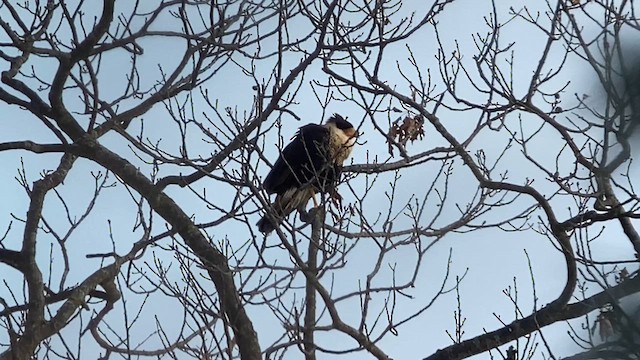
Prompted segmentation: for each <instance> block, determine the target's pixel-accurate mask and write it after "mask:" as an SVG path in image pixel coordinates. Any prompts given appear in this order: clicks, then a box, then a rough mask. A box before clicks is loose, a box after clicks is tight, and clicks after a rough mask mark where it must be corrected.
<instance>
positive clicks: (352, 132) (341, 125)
mask: <svg viewBox="0 0 640 360" xmlns="http://www.w3.org/2000/svg"><path fill="white" fill-rule="evenodd" d="M326 126H327V127H328V128H329V130H331V131H337V132H339V133H342V134H344V137H345V138H347V139H355V137H357V136H358V131H357V130H356V128H354V127H353V125H351V123H350V122H348V121H347V120H345V119H344V118H343V117H342V116H340V115H338V114H333V115H332V116H331V117H330V118H329V119H327V122H326ZM342 134H341V135H342ZM341 137H342V136H341Z"/></svg>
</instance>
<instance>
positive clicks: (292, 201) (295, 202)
mask: <svg viewBox="0 0 640 360" xmlns="http://www.w3.org/2000/svg"><path fill="white" fill-rule="evenodd" d="M313 194H314V191H313V189H311V188H309V189H304V190H299V189H290V190H287V191H286V192H284V193H283V194H279V195H278V196H276V199H275V201H274V202H273V204H271V206H270V207H269V208H270V210H271V214H272V216H271V217H272V218H273V221H272V220H270V219H269V217H268V216H267V215H265V216H263V217H262V219H260V220H258V222H257V223H256V225H258V230H259V231H260V232H261V233H263V234H265V235H267V234H269V233H270V232H272V231H273V230H275V229H276V227H278V226H280V223H282V220H284V218H286V217H287V216H289V214H291V213H292V212H293V211H294V210H295V209H303V208H304V207H305V206H306V204H307V202H308V201H309V199H310V198H311V197H312V196H313ZM267 211H269V210H267ZM274 221H275V223H274Z"/></svg>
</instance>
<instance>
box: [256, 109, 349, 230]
mask: <svg viewBox="0 0 640 360" xmlns="http://www.w3.org/2000/svg"><path fill="white" fill-rule="evenodd" d="M357 136H358V131H357V130H356V129H355V128H354V127H353V125H352V124H351V123H350V122H348V121H347V120H345V118H343V117H342V116H341V115H338V114H333V115H332V116H330V117H329V118H328V119H327V121H326V122H325V123H324V124H322V125H320V124H307V125H304V126H302V127H300V128H299V129H298V132H297V133H296V135H295V136H294V137H293V139H292V140H291V142H290V143H289V144H288V145H287V146H286V147H285V148H284V149H283V150H282V151H281V152H280V156H279V157H278V160H276V162H275V164H274V165H273V167H272V168H271V170H270V171H269V174H268V175H267V177H266V178H265V179H264V181H263V183H262V189H264V190H265V191H266V192H267V194H269V195H272V194H276V198H275V200H274V202H273V203H272V204H271V206H270V207H268V208H267V209H268V210H267V211H271V217H272V219H273V220H275V223H274V222H272V219H270V218H269V216H268V215H266V214H265V215H264V216H263V217H262V218H261V219H260V220H259V221H258V222H257V223H256V225H257V226H258V230H259V231H260V232H262V233H264V234H265V235H266V234H269V233H270V232H272V231H273V230H275V228H276V227H277V226H279V225H280V223H281V222H282V221H283V220H284V219H285V218H286V217H287V216H288V215H289V214H291V213H292V212H293V211H294V210H299V211H301V210H304V209H305V208H306V205H307V202H309V199H313V200H314V204H315V205H316V206H317V201H316V199H315V194H316V193H329V194H332V195H334V196H336V197H339V195H338V194H337V192H336V190H335V187H336V185H337V183H338V180H339V178H340V174H341V171H342V164H343V163H344V161H345V160H346V159H347V158H348V157H349V156H350V155H351V151H352V150H353V147H354V145H355V144H356V137H357Z"/></svg>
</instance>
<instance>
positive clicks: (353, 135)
mask: <svg viewBox="0 0 640 360" xmlns="http://www.w3.org/2000/svg"><path fill="white" fill-rule="evenodd" d="M344 133H345V134H346V135H347V136H348V137H350V138H356V137H358V130H356V129H354V128H351V129H346V130H345V131H344Z"/></svg>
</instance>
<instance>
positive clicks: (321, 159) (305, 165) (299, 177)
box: [263, 124, 329, 194]
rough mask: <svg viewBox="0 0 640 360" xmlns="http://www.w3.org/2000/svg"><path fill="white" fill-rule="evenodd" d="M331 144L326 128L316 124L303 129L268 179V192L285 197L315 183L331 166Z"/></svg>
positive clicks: (284, 151) (266, 181)
mask: <svg viewBox="0 0 640 360" xmlns="http://www.w3.org/2000/svg"><path fill="white" fill-rule="evenodd" d="M328 143H329V130H328V129H327V128H326V127H324V126H322V125H316V124H309V125H305V126H303V127H301V128H300V129H299V130H298V133H297V134H296V136H295V138H294V139H293V140H292V141H291V142H290V143H289V144H288V145H287V146H286V147H285V148H284V149H283V150H282V153H281V154H280V157H279V158H278V160H277V161H276V163H275V164H274V165H273V168H272V169H271V171H270V172H269V174H268V175H267V177H266V178H265V179H264V183H263V188H264V189H265V191H267V193H269V194H273V193H277V194H281V193H283V192H284V191H286V190H288V189H291V188H296V187H300V186H302V185H304V184H307V183H309V182H315V181H314V179H316V178H317V177H318V173H320V172H322V171H324V170H326V168H327V164H328V163H329V160H328V156H327V147H328Z"/></svg>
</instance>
